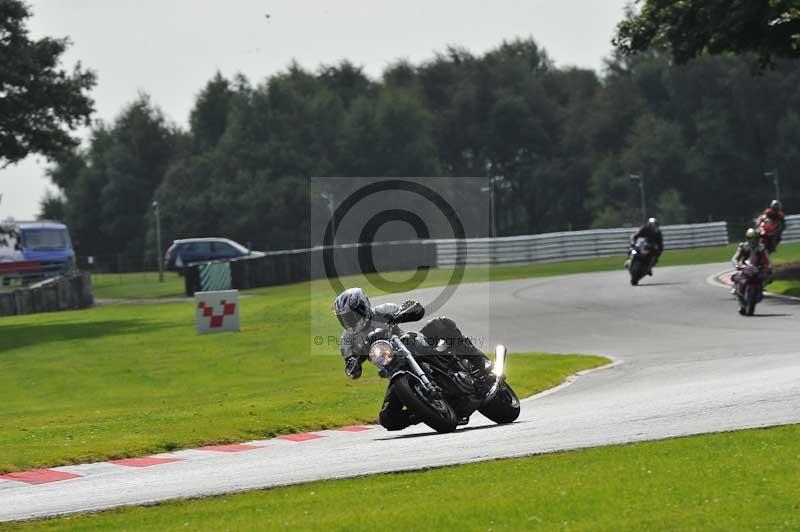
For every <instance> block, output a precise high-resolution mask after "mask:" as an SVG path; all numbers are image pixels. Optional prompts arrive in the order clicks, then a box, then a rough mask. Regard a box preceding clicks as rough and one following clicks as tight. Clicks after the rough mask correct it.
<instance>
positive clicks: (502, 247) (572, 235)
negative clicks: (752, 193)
mask: <svg viewBox="0 0 800 532" xmlns="http://www.w3.org/2000/svg"><path fill="white" fill-rule="evenodd" d="M661 230H662V233H663V234H664V248H665V249H667V250H669V249H684V248H696V247H706V246H722V245H725V244H727V243H728V230H727V224H726V223H725V222H715V223H707V224H687V225H668V226H664V227H662V228H661ZM635 232H636V229H628V228H621V229H596V230H590V231H570V232H563V233H547V234H543V235H523V236H510V237H500V238H470V239H467V240H466V241H465V242H466V244H467V250H466V253H465V254H464V259H465V264H468V265H480V264H528V263H534V262H554V261H560V260H574V259H586V258H594V257H613V256H615V255H619V256H624V255H625V254H626V252H627V250H628V243H629V241H630V237H631V235H632V234H633V233H635ZM434 242H436V250H437V258H436V264H437V266H438V267H440V268H450V267H452V266H454V265H455V264H456V258H457V257H456V243H457V241H456V240H435V241H434Z"/></svg>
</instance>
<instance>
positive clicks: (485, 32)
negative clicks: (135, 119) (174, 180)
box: [0, 0, 630, 220]
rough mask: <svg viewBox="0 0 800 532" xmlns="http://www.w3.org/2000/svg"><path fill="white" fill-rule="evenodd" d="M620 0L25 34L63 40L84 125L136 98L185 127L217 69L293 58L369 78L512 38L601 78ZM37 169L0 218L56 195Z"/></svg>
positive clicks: (319, 5) (151, 3) (162, 3)
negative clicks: (90, 110)
mask: <svg viewBox="0 0 800 532" xmlns="http://www.w3.org/2000/svg"><path fill="white" fill-rule="evenodd" d="M629 1H630V0H557V1H556V0H497V1H494V2H489V1H488V0H437V1H431V0H405V1H402V2H398V1H396V0H379V1H369V2H367V1H363V0H338V1H337V2H335V3H334V2H330V1H317V2H312V1H308V0H294V1H292V0H260V1H256V0H227V1H225V2H219V1H217V0H28V4H29V5H30V6H31V8H32V11H33V17H31V19H29V21H28V28H29V30H30V32H31V36H32V37H34V38H39V37H42V36H45V35H47V36H52V37H64V36H68V37H69V38H70V39H71V40H72V43H73V44H72V46H71V47H70V49H69V50H68V51H67V52H66V53H65V54H64V56H63V64H64V65H65V66H67V67H69V68H70V69H71V67H72V65H74V64H75V63H76V62H77V61H80V62H81V63H82V65H83V66H84V67H87V68H90V69H92V70H94V71H95V72H96V73H97V77H98V83H97V86H96V87H95V88H94V89H93V91H92V97H93V98H94V100H95V109H96V113H95V115H94V119H101V120H103V121H106V122H110V121H113V120H114V118H115V117H116V116H117V115H118V114H119V112H120V111H121V110H122V108H123V106H125V105H126V104H127V103H129V102H131V101H133V100H134V99H136V97H137V95H138V94H139V93H140V92H146V93H148V94H150V96H151V97H152V100H153V102H154V103H155V104H156V105H158V106H159V107H161V109H162V110H163V111H164V112H165V114H166V115H167V116H168V117H169V118H170V119H171V120H172V121H173V122H175V123H177V124H179V125H182V126H185V125H186V124H187V122H188V117H189V111H190V110H191V107H192V105H193V102H194V97H195V96H196V94H197V93H198V92H199V91H200V89H202V87H203V86H204V85H205V83H206V82H207V81H208V80H209V79H210V78H211V77H212V76H213V75H214V73H215V72H216V71H217V70H219V71H220V72H222V74H223V75H225V76H232V75H234V74H236V73H238V72H241V73H243V74H244V75H245V76H247V77H248V78H249V79H250V80H251V81H252V82H260V81H262V80H264V79H265V78H267V77H268V76H270V75H272V74H274V73H276V72H279V71H281V70H285V69H286V67H287V65H288V64H289V63H290V62H291V61H292V60H296V61H297V62H298V63H300V64H301V65H303V66H304V67H306V68H310V69H315V68H316V67H318V66H319V65H320V64H332V63H336V62H338V61H340V60H342V59H349V60H350V61H351V62H353V63H354V64H356V65H360V66H362V67H363V68H364V70H365V71H366V72H367V74H368V75H370V76H372V77H376V78H377V77H379V76H380V74H381V72H382V71H383V69H384V68H385V67H386V66H387V65H389V64H391V63H393V62H394V61H396V60H398V59H407V60H409V61H411V62H412V63H419V62H422V61H425V60H427V59H429V58H431V57H432V56H433V54H434V53H435V52H437V51H442V50H444V49H445V47H446V46H448V45H457V46H462V47H464V48H467V49H468V50H470V51H471V52H473V53H475V54H480V53H483V52H485V51H487V50H489V49H491V48H494V47H496V46H497V45H499V44H500V43H501V42H502V41H503V40H510V39H513V38H515V37H523V38H527V37H533V38H534V39H535V40H536V41H537V42H538V43H539V45H540V46H542V47H544V48H545V49H546V50H547V52H548V54H549V55H550V57H551V58H552V59H553V60H554V61H555V63H556V65H557V66H562V67H563V66H579V67H584V68H593V69H595V70H600V69H601V68H602V64H603V58H604V57H607V56H608V55H609V53H610V52H611V44H610V41H611V37H612V34H613V32H614V28H615V26H616V24H617V23H618V22H619V21H620V20H621V19H622V17H623V10H624V6H625V5H626V4H627V3H629ZM334 4H335V5H334ZM80 135H81V136H82V137H83V138H85V137H86V136H87V131H82V132H80ZM46 167H47V161H46V160H45V159H43V158H42V157H38V156H32V157H29V158H28V159H26V160H24V161H22V162H20V163H19V164H17V165H15V166H10V167H8V168H6V169H4V170H0V194H1V195H2V200H0V219H6V218H8V217H13V218H15V219H17V220H24V219H32V218H34V217H35V215H36V213H37V212H38V211H39V200H40V199H41V197H42V196H43V195H44V193H45V191H46V190H48V189H49V190H51V191H55V190H56V188H55V187H54V186H53V185H52V184H50V183H49V181H48V180H47V177H46V175H45V169H46Z"/></svg>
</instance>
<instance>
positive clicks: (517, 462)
mask: <svg viewBox="0 0 800 532" xmlns="http://www.w3.org/2000/svg"><path fill="white" fill-rule="evenodd" d="M798 438H800V426H797V425H794V426H785V427H776V428H770V429H755V430H746V431H739V432H729V433H721V434H712V435H704V436H694V437H688V438H680V439H674V440H665V441H658V442H647V443H638V444H632V445H616V446H609V447H600V448H594V449H586V450H581V451H572V452H564V453H557V454H550V455H543V456H534V457H528V458H519V459H511V460H499V461H493V462H481V463H477V464H468V465H463V466H455V467H447V468H440V469H432V470H428V471H421V472H411V473H399V474H385V475H375V476H369V477H360V478H354V479H347V480H335V481H325V482H315V483H310V484H302V485H298V486H290V487H285V488H275V489H270V490H262V491H254V492H249V493H244V494H237V495H228V496H220V497H212V498H207V499H197V500H191V501H180V502H171V503H164V504H161V505H158V506H154V507H148V508H125V509H119V510H113V511H108V512H103V513H99V514H90V515H81V516H74V517H65V518H58V519H52V520H43V521H34V522H29V523H24V524H15V526H17V527H21V528H22V529H23V530H60V529H64V528H69V529H70V530H101V529H102V530H123V529H124V530H132V529H133V530H136V529H138V530H187V529H189V530H286V529H297V530H326V531H327V530H376V529H383V528H387V527H391V528H393V529H395V530H522V529H526V530H555V529H569V530H591V531H595V530H755V529H766V530H797V529H798V528H800V492H798V490H797V478H798V476H799V475H800V461H798V446H797V440H798Z"/></svg>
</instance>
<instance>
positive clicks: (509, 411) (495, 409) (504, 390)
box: [478, 382, 520, 424]
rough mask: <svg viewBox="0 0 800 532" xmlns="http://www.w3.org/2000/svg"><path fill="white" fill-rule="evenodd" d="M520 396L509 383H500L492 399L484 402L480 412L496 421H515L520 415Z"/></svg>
mask: <svg viewBox="0 0 800 532" xmlns="http://www.w3.org/2000/svg"><path fill="white" fill-rule="evenodd" d="M519 410H520V407H519V397H517V394H516V392H514V390H513V389H511V386H509V385H508V384H507V383H505V382H504V383H503V384H501V385H500V389H499V390H497V394H495V396H494V397H492V400H491V401H489V402H488V403H486V404H484V405H483V406H482V407H481V408H480V409H479V410H478V412H480V413H481V414H483V415H484V416H486V417H488V418H489V419H491V420H492V421H494V422H495V423H500V424H502V423H513V422H514V421H516V420H517V418H518V417H519Z"/></svg>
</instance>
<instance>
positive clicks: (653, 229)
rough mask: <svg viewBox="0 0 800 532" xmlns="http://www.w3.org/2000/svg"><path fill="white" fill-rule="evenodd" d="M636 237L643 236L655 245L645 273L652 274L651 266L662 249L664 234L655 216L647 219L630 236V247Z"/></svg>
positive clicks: (656, 261) (654, 263) (659, 255)
mask: <svg viewBox="0 0 800 532" xmlns="http://www.w3.org/2000/svg"><path fill="white" fill-rule="evenodd" d="M638 238H644V239H645V240H647V241H648V242H650V243H651V244H652V245H653V246H654V247H655V249H654V250H653V253H652V255H651V258H650V268H649V269H648V271H647V275H653V267H654V266H655V265H656V263H658V258H659V257H661V253H663V251H664V236H663V235H662V234H661V229H659V227H658V221H657V220H656V219H655V218H650V219H648V220H647V223H646V224H644V225H643V226H642V227H640V228H639V230H638V231H637V232H636V233H635V234H634V235H633V236H632V237H631V248H632V247H633V244H634V243H635V242H636V239H638Z"/></svg>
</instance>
